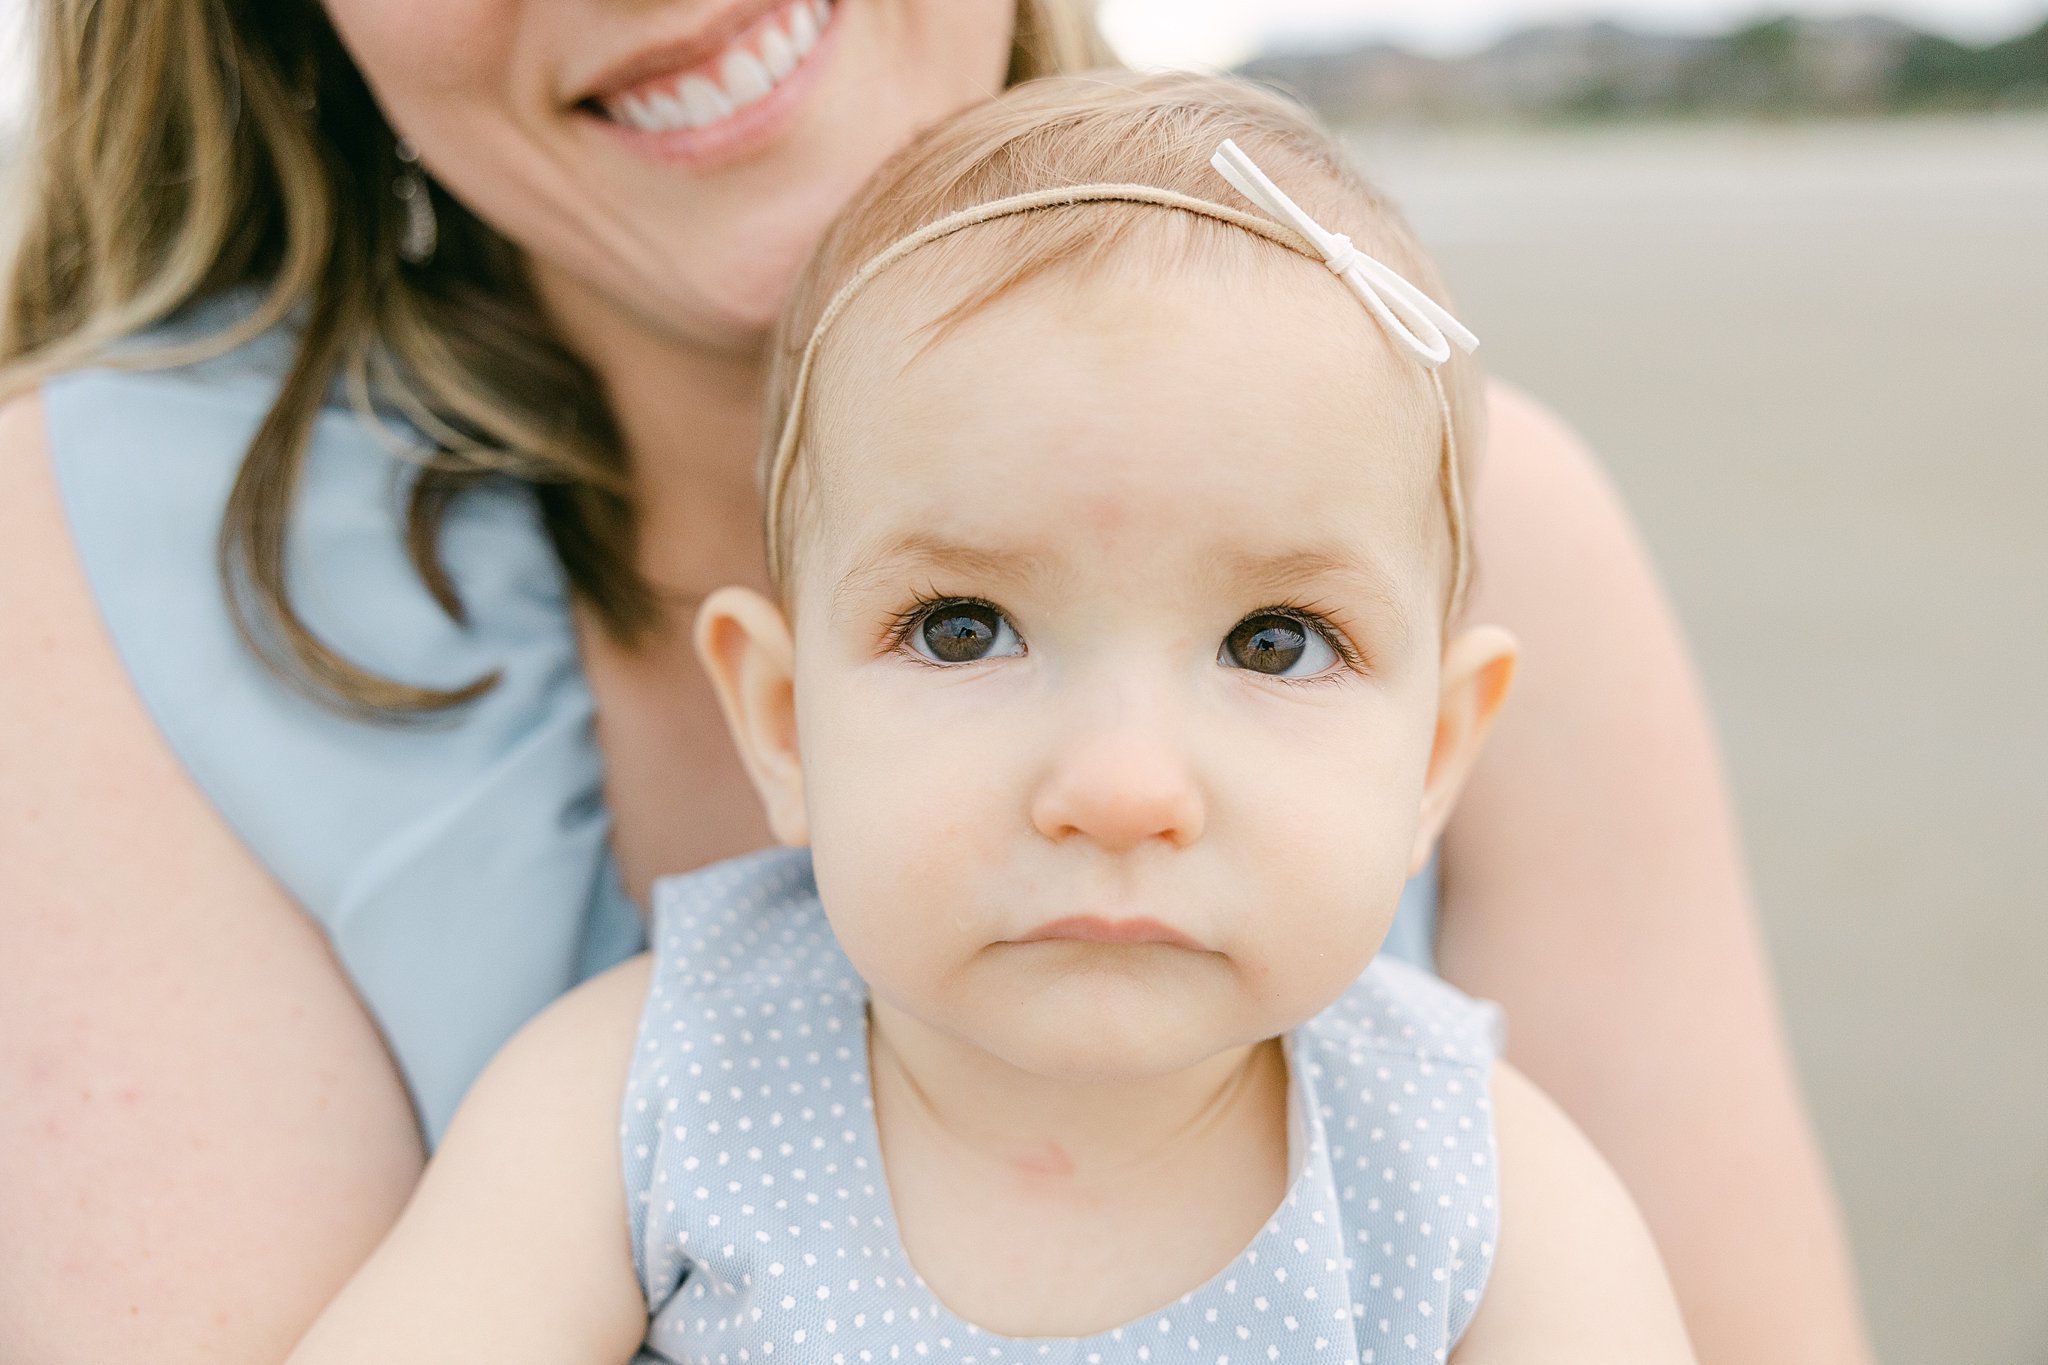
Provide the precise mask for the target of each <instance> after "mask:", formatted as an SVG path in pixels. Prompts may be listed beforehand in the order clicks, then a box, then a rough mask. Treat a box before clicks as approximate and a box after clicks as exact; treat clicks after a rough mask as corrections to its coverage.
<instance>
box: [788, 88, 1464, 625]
mask: <svg viewBox="0 0 2048 1365" xmlns="http://www.w3.org/2000/svg"><path fill="white" fill-rule="evenodd" d="M1226 138H1229V139H1232V140H1234V141H1235V142H1236V143H1237V144H1238V145H1239V146H1241V147H1242V148H1244V150H1245V151H1246V152H1247V153H1249V154H1250V155H1251V157H1252V158H1253V159H1254V160H1255V161H1257V162H1258V164H1259V165H1260V166H1261V167H1262V168H1264V169H1265V170H1266V172H1267V173H1268V174H1270V175H1271V176H1272V177H1273V178H1274V179H1275V180H1276V181H1277V182H1278V183H1280V184H1281V185H1282V186H1283V187H1284V188H1285V189H1286V190H1287V193H1288V194H1289V195H1290V196H1292V197H1293V198H1294V199H1295V200H1296V201H1297V202H1298V203H1300V204H1301V206H1302V207H1303V208H1304V209H1306V210H1307V211H1308V212H1309V214H1310V215H1312V216H1313V217H1314V218H1315V219H1316V220H1317V221H1318V222H1320V223H1322V224H1323V225H1324V226H1325V227H1327V228H1329V229H1330V230H1332V231H1338V232H1343V233H1345V234H1347V235H1348V236H1349V237H1350V238H1351V239H1352V240H1353V242H1354V243H1355V244H1356V245H1357V247H1358V248H1359V249H1360V250H1361V251H1364V252H1366V253H1367V254H1369V255H1371V256H1374V257H1376V258H1378V259H1379V260H1381V261H1383V262H1385V263H1386V264H1387V265H1389V266H1391V267H1393V269H1395V270H1396V271H1398V272H1399V273H1401V274H1402V275H1404V276H1406V277H1407V278H1408V279H1409V280H1410V281H1412V282H1413V283H1414V284H1415V285H1417V286H1418V287H1419V288H1421V289H1422V290H1423V291H1424V292H1425V293H1427V294H1429V295H1431V296H1432V297H1433V298H1435V299H1437V300H1438V301H1439V302H1443V303H1448V299H1447V298H1446V296H1445V292H1444V288H1443V283H1442V280H1441V279H1440V278H1439V276H1438V274H1437V271H1436V268H1435V266H1434V265H1433V264H1432V263H1431V261H1430V259H1429V257H1428V255H1427V254H1426V253H1425V252H1424V251H1423V249H1422V247H1421V245H1420V243H1419V242H1418V241H1417V240H1416V238H1415V235H1414V234H1413V232H1412V231H1410V229H1409V228H1408V226H1407V224H1406V223H1405V222H1404V221H1403V220H1402V219H1401V217H1400V215H1399V213H1398V212H1397V211H1396V210H1395V209H1394V208H1393V207H1392V206H1391V205H1390V204H1388V203H1387V202H1386V201H1385V200H1384V199H1382V198H1381V197H1380V196H1379V195H1378V194H1377V193H1375V191H1374V190H1373V189H1372V187H1371V186H1370V185H1368V184H1367V183H1366V182H1365V181H1364V180H1363V179H1362V178H1361V177H1360V176H1359V175H1358V174H1357V173H1356V172H1354V171H1353V170H1352V169H1351V168H1350V167H1349V166H1348V165H1347V164H1346V162H1345V160H1344V155H1343V152H1342V149H1341V148H1340V147H1339V146H1338V145H1337V143H1336V142H1335V140H1334V139H1332V138H1331V137H1330V135H1329V134H1328V133H1327V132H1325V131H1324V130H1323V129H1322V128H1321V127H1319V126H1318V125H1317V124H1316V123H1315V121H1314V119H1313V118H1312V117H1311V116H1310V115H1309V114H1308V113H1307V111H1305V110H1303V109H1302V108H1301V107H1300V106H1298V105H1296V104H1293V103H1292V102H1290V101H1288V100H1286V99H1283V98H1281V97H1280V96H1278V95H1275V94H1272V93H1270V92H1268V91H1266V90H1263V89H1260V88H1259V87H1257V86H1254V85H1249V84H1247V83H1245V82H1243V81H1237V80H1231V79H1226V78H1221V77H1208V76H1197V75H1191V74H1186V73H1173V74H1167V75H1136V74H1133V73H1130V72H1125V71H1103V72H1096V73H1090V74H1085V75H1079V76H1064V77H1049V78H1046V79H1043V80H1037V81H1032V82H1029V83H1028V84H1025V85H1022V86H1019V87H1017V88H1015V89H1013V90H1011V91H1009V92H1007V93H1005V94H1004V95H1003V96H1001V97H1000V98H998V99H995V100H992V101H990V102H989V103H986V104H983V105H980V106H978V107H977V108H975V109H973V110H971V111H970V112H968V113H966V114H964V115H962V116H960V117H959V118H956V119H954V120H952V121H951V122H949V123H946V124H944V125H942V126H940V127H939V128H936V129H934V130H932V131H930V132H928V133H926V134H925V135H924V136H922V137H921V138H919V139H918V140H917V141H916V142H914V143H912V144H911V145H910V146H909V147H907V148H905V149H904V150H903V151H902V152H899V153H898V154H897V155H896V156H895V157H894V158H892V159H891V160H890V161H889V162H888V163H886V164H885V165H884V166H883V167H882V169H881V170H880V171H878V172H877V173H876V174H875V176H874V178H873V179H871V180H870V181H869V182H868V184H867V186H866V187H865V188H864V189H863V190H862V191H861V192H860V194H858V195H857V196H855V198H854V199H853V201H852V202H851V203H850V204H849V205H848V206H847V208H846V209H845V210H844V211H843V212H842V213H841V215H840V216H839V218H838V219H837V221H835V222H834V224H833V225H832V227H831V229H830V230H829V231H828V232H827V233H826V235H825V238H824V240H823V241H822V242H820V243H819V245H818V248H817V250H816V252H815V253H814V254H813V255H812V257H811V260H810V262H809V264H808V265H807V266H806V267H805V268H804V270H803V272H802V274H800V275H799V276H798V278H797V282H796V286H795V288H794V290H793V291H792V293H791V295H790V298H789V301H788V304H787V306H786V307H785V309H784V311H783V314H782V318H781V321H780V323H779V324H778V325H777V328H776V330H775V334H774V337H773V341H772V346H773V351H772V354H771V363H770V369H769V377H768V406H767V419H766V421H765V423H764V425H763V446H762V450H761V461H760V477H761V482H762V501H763V504H764V512H765V514H766V518H767V523H768V524H767V534H768V541H769V544H768V557H769V568H770V576H771V578H772V579H773V580H774V582H775V585H776V587H777V589H778V591H780V592H781V593H782V594H783V596H784V598H785V600H786V599H787V598H788V596H789V590H788V584H787V583H786V581H785V579H786V576H787V571H788V566H789V564H790V562H791V555H792V551H793V548H794V547H793V543H792V542H793V540H794V530H793V527H794V524H795V522H796V518H794V517H792V516H789V515H786V514H785V513H784V504H785V503H786V502H793V501H796V500H797V499H799V498H800V496H801V493H800V491H799V490H800V486H801V483H802V480H801V470H802V466H803V463H804V462H803V459H802V458H801V456H802V450H803V447H804V445H805V441H806V435H807V433H808V432H811V431H814V430H815V429H816V426H815V423H814V422H812V421H811V420H810V419H811V417H812V416H813V414H812V413H811V412H810V411H807V409H809V408H814V407H815V406H816V403H815V402H814V401H813V398H812V397H811V396H810V395H815V394H816V393H817V385H816V383H815V380H814V379H813V378H812V377H810V376H806V375H804V374H803V373H802V362H803V359H804V355H805V352H806V350H807V349H817V348H816V347H814V346H813V345H812V343H813V337H814V334H815V333H817V332H818V330H819V328H820V325H821V321H822V323H823V324H824V325H825V326H826V327H831V326H833V325H835V324H834V318H835V317H836V316H837V313H836V311H832V310H833V301H834V299H835V298H836V297H838V296H839V295H840V294H841V292H842V290H845V289H846V287H847V285H848V284H849V282H850V281H854V280H855V279H856V278H871V277H872V276H863V275H862V272H863V270H864V268H866V267H869V266H870V265H872V264H875V263H876V261H875V258H876V257H877V256H878V254H881V253H884V252H888V251H890V249H891V248H892V247H895V246H898V244H900V243H902V242H903V239H905V238H906V237H909V236H910V235H911V234H913V233H916V232H917V231H918V230H919V229H921V228H924V227H927V226H929V225H932V224H935V223H937V222H939V221H940V220H942V219H946V218H948V217H949V216H950V215H955V214H959V213H962V211H964V210H971V209H973V208H975V207H976V206H979V205H985V204H991V203H993V202H995V201H997V200H1004V199H1010V198H1012V197H1014V196H1019V195H1029V194H1034V193H1037V192H1041V191H1057V190H1060V189H1064V188H1072V187H1077V186H1100V185H1135V186H1147V187H1151V188H1153V189H1156V190H1163V191H1167V192H1169V193H1171V194H1175V195H1182V196H1186V197H1188V198H1190V199H1194V200H1200V201H1205V202H1206V203H1209V204H1214V205H1220V206H1222V208H1223V209H1224V210H1225V211H1226V212H1229V211H1233V210H1236V211H1240V212H1250V213H1252V214H1254V215H1257V210H1256V209H1250V210H1246V209H1244V208H1243V201H1242V200H1241V199H1240V198H1239V197H1238V196H1237V194H1236V192H1235V191H1234V190H1232V189H1230V188H1229V187H1228V186H1227V185H1225V184H1224V183H1223V182H1222V180H1221V178H1220V177H1219V176H1218V174H1217V172H1216V171H1215V170H1214V169H1212V168H1211V166H1210V164H1209V159H1210V157H1211V156H1212V155H1213V154H1214V153H1215V151H1216V148H1217V146H1218V145H1219V144H1220V143H1221V142H1222V141H1223V140H1224V139H1226ZM1168 215H1171V216H1172V217H1175V218H1180V219H1183V220H1185V221H1186V222H1187V223H1189V224H1191V225H1192V229H1191V230H1192V231H1193V232H1194V233H1195V234H1197V235H1196V238H1195V239H1193V240H1195V241H1199V242H1201V243H1202V245H1203V246H1204V247H1215V248H1217V249H1221V250H1243V249H1247V248H1238V247H1236V246H1234V245H1232V244H1233V243H1235V242H1238V241H1242V242H1245V243H1254V244H1255V243H1257V242H1258V241H1259V237H1260V236H1262V235H1265V234H1263V233H1256V234H1255V233H1254V232H1252V231H1247V230H1245V228H1244V227H1240V226H1233V225H1231V224H1230V223H1228V222H1225V221H1220V220H1219V219H1218V218H1214V217H1208V216H1200V215H1197V214H1195V213H1191V212H1186V211H1177V210H1175V209H1173V208H1171V207H1167V206H1162V205H1160V204H1158V203H1155V202H1129V201H1125V200H1121V199H1088V200H1084V201H1082V202H1078V203H1065V202H1055V203H1052V204H1048V205H1046V206H1043V207H1040V208H1034V209H1030V210H1027V211H1023V212H1018V213H1005V214H1003V215H1002V216H1000V217H996V218H992V219H990V220H988V221H985V222H975V223H973V224H972V225H971V226H968V227H967V228H965V229H964V230H963V232H962V233H961V234H960V235H961V236H963V237H968V238H971V239H972V240H973V244H974V247H975V249H974V250H972V251H961V250H949V251H946V252H945V255H946V260H945V267H946V268H945V275H946V277H947V278H946V280H945V289H944V294H945V297H946V298H947V299H949V300H950V301H951V303H950V306H949V307H947V308H946V309H945V310H944V311H943V312H942V313H941V314H940V316H939V317H938V318H937V319H936V320H935V321H934V322H933V323H932V325H931V330H932V332H933V333H934V335H935V336H939V335H943V334H944V332H945V331H946V330H947V329H949V328H951V327H952V326H954V325H956V324H958V323H959V322H961V321H963V320H965V319H966V318H967V317H969V316H972V315H973V314H974V313H976V312H977V311H979V310H981V309H983V308H985V307H987V306H988V305H989V304H991V303H993V302H995V301H996V300H997V299H1000V298H1002V297H1003V296H1005V295H1007V294H1009V293H1010V292H1011V291H1013V290H1015V289H1017V288H1019V287H1020V286H1022V285H1024V284H1026V283H1028V282H1029V281H1031V280H1033V279H1036V278H1038V277H1039V276H1042V275H1044V274H1046V273H1047V272H1049V271H1052V270H1055V269H1058V268H1061V267H1066V266H1074V265H1079V266H1090V265H1100V264H1102V263H1104V262H1106V261H1108V260H1109V259H1111V258H1112V257H1114V256H1115V255H1116V254H1117V252H1118V251H1119V249H1120V248H1123V247H1124V246H1126V245H1127V244H1130V243H1133V242H1135V241H1143V242H1145V243H1146V244H1148V245H1150V244H1152V243H1155V242H1157V241H1159V240H1162V239H1161V238H1159V237H1158V235H1157V234H1154V233H1150V232H1148V231H1146V229H1147V228H1148V227H1150V226H1152V225H1155V224H1159V223H1161V222H1164V221H1167V220H1168ZM1283 233H1284V229H1283ZM954 240H958V239H957V238H955V239H954ZM1176 240H1177V241H1178V243H1179V250H1180V251H1181V253H1182V256H1181V257H1177V258H1176V263H1177V264H1181V265H1183V266H1184V265H1185V264H1186V262H1185V259H1184V256H1185V252H1186V251H1187V250H1188V246H1189V242H1190V239H1189V238H1188V237H1186V236H1182V237H1180V238H1178V239H1176ZM1273 240H1274V241H1278V240H1280V238H1279V237H1278V236H1275V237H1274V239H1273ZM1248 249H1249V250H1253V251H1259V252H1265V251H1270V250H1272V249H1273V248H1272V246H1270V245H1268V246H1260V245H1252V246H1250V247H1249V248H1248ZM1282 249H1287V248H1286V247H1284V246H1283V247H1282ZM917 250H918V251H919V252H936V251H939V250H944V248H935V247H922V248H918V249H917ZM890 269H892V270H893V269H895V267H893V266H891V267H890ZM1330 287H1331V288H1332V289H1341V288H1343V286H1342V285H1340V284H1339V283H1338V282H1337V281H1336V280H1334V279H1332V280H1331V282H1330ZM848 302H850V300H849V299H841V300H840V307H842V308H843V307H844V306H845V305H846V304H847V303H848ZM1363 306H1364V305H1363V304H1361V305H1360V307H1361V308H1363ZM840 340H843V338H841V339H840ZM819 341H820V342H822V341H823V338H819ZM831 349H837V345H836V343H835V345H834V346H833V347H832V348H831ZM812 363H813V368H815V367H816V366H817V364H818V358H817V357H816V356H814V357H813V361H812ZM1439 373H1440V377H1441V380H1442V395H1443V404H1442V409H1443V410H1442V412H1441V413H1439V412H1437V411H1436V408H1437V406H1438V405H1437V402H1436V398H1435V395H1434V393H1433V392H1432V389H1433V387H1434V386H1432V385H1429V384H1428V382H1427V380H1426V378H1425V377H1422V376H1421V375H1418V381H1417V386H1416V391H1417V393H1418V395H1421V394H1424V393H1430V395H1431V396H1430V398H1429V400H1428V401H1429V407H1430V409H1431V411H1430V413H1429V414H1428V420H1429V421H1430V422H1431V423H1432V424H1434V425H1436V426H1439V427H1442V426H1444V425H1445V422H1446V419H1448V429H1447V430H1445V431H1444V432H1443V433H1442V438H1443V440H1444V449H1445V451H1446V452H1447V457H1446V458H1444V459H1442V460H1441V462H1440V463H1441V468H1440V471H1439V485H1440V489H1441V496H1442V499H1443V503H1444V510H1445V515H1446V519H1447V520H1448V522H1449V527H1450V538H1451V553H1452V557H1453V563H1454V566H1456V567H1454V570H1453V575H1452V583H1453V587H1452V591H1451V594H1450V599H1449V600H1447V602H1446V617H1447V618H1448V616H1449V615H1451V614H1452V613H1454V612H1455V611H1456V609H1457V606H1458V602H1457V600H1456V599H1457V597H1458V596H1459V595H1460V588H1461V586H1462V584H1463V582H1464V580H1465V578H1466V576H1467V575H1466V572H1465V570H1464V568H1463V566H1464V565H1466V564H1467V563H1468V562H1469V558H1470V550H1469V546H1468V544H1467V540H1468V536H1467V532H1466V523H1467V518H1466V512H1465V507H1464V489H1465V487H1466V486H1467V485H1468V483H1469V477H1468V475H1469V472H1470V463H1471V460H1472V457H1473V453H1474V452H1475V451H1476V450H1477V448H1478V447H1479V444H1480V439H1481V435H1482V433H1481V430H1480V418H1481V410H1482V404H1481V401H1480V393H1479V384H1480V377H1479V372H1478V369H1477V367H1476V366H1475V365H1474V363H1473V362H1472V361H1471V360H1470V359H1469V358H1467V357H1465V356H1462V355H1454V356H1453V358H1452V359H1451V360H1450V361H1449V362H1448V363H1447V364H1445V365H1444V366H1443V367H1442V369H1441V370H1440V372H1439ZM1418 401H1420V399H1419V398H1418ZM792 423H794V425H792Z"/></svg>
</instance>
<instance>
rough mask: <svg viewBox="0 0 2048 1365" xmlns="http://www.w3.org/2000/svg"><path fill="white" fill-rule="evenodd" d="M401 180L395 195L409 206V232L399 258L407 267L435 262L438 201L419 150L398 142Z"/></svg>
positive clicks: (400, 244) (438, 237)
mask: <svg viewBox="0 0 2048 1365" xmlns="http://www.w3.org/2000/svg"><path fill="white" fill-rule="evenodd" d="M397 151H398V161H399V168H398V179H397V180H395V181H393V182H392V185H391V192H392V193H393V194H395V195H397V196H398V201H399V202H400V203H401V204H404V205H405V230H404V231H403V232H402V233H400V234H399V238H398V256H399V259H400V260H402V261H404V262H405V263H406V264H407V265H425V264H426V263H427V262H428V261H431V260H433V259H434V248H435V247H436V246H437V245H439V244H440V240H441V228H440V224H438V223H436V222H435V221H434V201H433V199H432V197H431V196H430V195H429V194H428V192H427V176H426V172H424V171H422V170H421V169H420V154H419V149H418V148H416V147H414V146H413V145H412V144H411V143H410V142H407V141H406V140H405V139H404V138H400V139H398V148H397Z"/></svg>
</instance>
